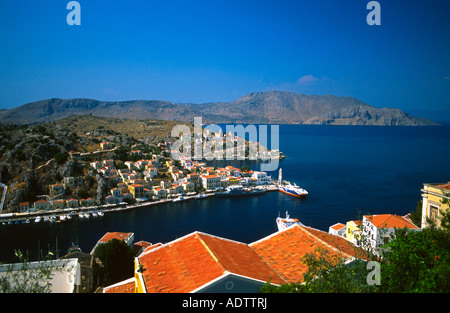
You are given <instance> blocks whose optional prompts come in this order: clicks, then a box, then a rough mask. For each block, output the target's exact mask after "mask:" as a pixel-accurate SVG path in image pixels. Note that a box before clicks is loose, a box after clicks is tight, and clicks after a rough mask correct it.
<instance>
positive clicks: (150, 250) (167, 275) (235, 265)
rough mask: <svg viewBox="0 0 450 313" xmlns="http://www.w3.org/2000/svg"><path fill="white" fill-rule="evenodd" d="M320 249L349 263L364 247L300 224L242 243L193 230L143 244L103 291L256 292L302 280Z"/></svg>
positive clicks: (361, 256) (360, 255) (359, 254)
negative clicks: (125, 271)
mask: <svg viewBox="0 0 450 313" xmlns="http://www.w3.org/2000/svg"><path fill="white" fill-rule="evenodd" d="M319 248H320V249H323V250H324V251H325V252H326V253H327V254H328V255H330V256H335V257H337V256H340V257H342V258H343V259H344V260H346V261H347V262H351V260H353V259H354V258H364V255H365V254H364V251H362V250H361V249H358V248H355V247H354V245H352V244H351V243H350V242H348V241H347V240H345V239H344V238H342V237H337V236H333V235H330V234H328V233H326V232H323V231H320V230H317V229H314V228H310V227H306V226H300V225H298V224H296V225H294V226H292V227H289V228H287V229H284V230H282V231H278V232H276V233H273V234H271V235H269V236H267V237H264V238H262V239H261V240H258V241H256V242H253V243H250V244H246V243H242V242H238V241H234V240H230V239H226V238H221V237H218V236H213V235H210V234H206V233H203V232H198V231H195V232H193V233H190V234H188V235H185V236H183V237H181V238H178V239H176V240H174V241H171V242H168V243H166V244H162V243H157V244H154V245H151V246H149V247H147V248H146V249H145V250H144V251H143V252H142V253H141V254H140V255H139V256H138V257H137V258H136V259H135V276H134V278H130V279H127V280H125V281H123V282H120V283H117V284H115V285H112V286H108V287H106V288H104V290H103V292H104V293H114V292H138V293H141V292H142V293H191V292H195V293H197V292H216V293H225V292H231V293H248V292H251V293H255V292H259V291H260V288H261V287H262V286H263V285H264V284H266V283H267V282H270V283H271V284H273V285H281V284H289V283H297V282H300V283H301V282H302V281H303V275H304V274H305V273H306V272H307V270H308V267H307V266H306V265H305V263H304V262H303V260H304V257H305V256H306V255H307V254H311V253H314V252H316V251H317V249H319Z"/></svg>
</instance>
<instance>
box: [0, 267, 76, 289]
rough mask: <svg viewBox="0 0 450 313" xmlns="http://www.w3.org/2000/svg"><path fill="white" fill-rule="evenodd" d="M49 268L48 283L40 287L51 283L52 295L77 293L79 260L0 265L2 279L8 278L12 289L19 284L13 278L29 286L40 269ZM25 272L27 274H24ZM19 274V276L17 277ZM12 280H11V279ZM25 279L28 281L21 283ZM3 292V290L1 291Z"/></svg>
mask: <svg viewBox="0 0 450 313" xmlns="http://www.w3.org/2000/svg"><path fill="white" fill-rule="evenodd" d="M43 268H49V269H50V271H51V275H50V278H49V280H48V281H41V282H39V286H41V287H45V286H46V284H47V283H49V284H50V285H49V290H48V291H49V292H50V293H76V292H79V287H80V285H81V268H80V263H79V262H78V259H64V260H52V261H42V262H30V263H26V267H25V268H24V264H23V263H15V264H3V265H0V279H3V278H6V280H7V281H8V282H9V284H10V286H11V287H12V288H15V287H17V282H16V281H15V280H14V279H12V278H11V276H12V275H15V276H18V278H19V279H18V283H19V284H22V283H23V284H25V285H29V277H30V276H34V275H36V274H37V273H39V271H40V269H43ZM24 270H25V272H23V271H24ZM16 274H19V275H16ZM10 278H11V279H10ZM22 279H25V280H26V281H21V280H22ZM0 291H1V289H0Z"/></svg>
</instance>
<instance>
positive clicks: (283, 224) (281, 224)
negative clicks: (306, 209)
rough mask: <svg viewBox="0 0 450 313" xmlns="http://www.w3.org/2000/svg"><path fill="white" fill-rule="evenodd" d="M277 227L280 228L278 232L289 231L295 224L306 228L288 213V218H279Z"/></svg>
mask: <svg viewBox="0 0 450 313" xmlns="http://www.w3.org/2000/svg"><path fill="white" fill-rule="evenodd" d="M276 221H277V227H278V231H281V230H284V229H287V228H289V227H291V226H293V225H295V224H298V225H300V226H304V225H303V224H302V223H300V221H299V220H298V219H296V218H291V217H290V216H289V213H288V211H286V217H285V218H282V217H277V220H276Z"/></svg>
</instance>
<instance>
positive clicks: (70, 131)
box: [0, 115, 179, 207]
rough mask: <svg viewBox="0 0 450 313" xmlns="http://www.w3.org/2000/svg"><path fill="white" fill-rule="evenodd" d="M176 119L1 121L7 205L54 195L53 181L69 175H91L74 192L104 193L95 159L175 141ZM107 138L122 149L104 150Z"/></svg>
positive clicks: (0, 177)
mask: <svg viewBox="0 0 450 313" xmlns="http://www.w3.org/2000/svg"><path fill="white" fill-rule="evenodd" d="M175 124H179V123H178V122H173V121H155V120H149V119H145V120H125V119H114V118H104V117H96V116H91V115H79V116H71V117H68V118H65V119H61V120H58V121H53V122H48V123H44V124H38V125H7V124H0V182H2V183H4V184H6V185H8V192H7V195H6V203H5V204H6V206H11V205H12V207H17V205H18V204H19V203H20V202H24V201H35V200H36V199H37V197H38V196H39V195H45V194H48V186H49V185H50V184H54V183H56V182H58V181H61V179H62V178H63V177H65V176H84V177H86V189H84V190H73V195H74V196H76V195H77V192H80V194H78V195H79V196H80V195H81V194H83V193H84V194H88V195H90V196H92V197H95V198H97V197H102V196H104V190H107V188H106V186H107V185H106V182H105V180H104V179H103V178H102V177H101V176H99V175H95V174H94V173H91V169H90V167H89V162H92V161H100V160H103V159H115V160H118V159H121V158H123V157H124V155H127V154H129V152H130V151H131V150H133V149H142V148H141V147H144V148H143V149H144V150H143V151H145V149H147V150H148V149H149V148H148V147H151V146H153V147H155V146H156V145H157V143H158V142H160V141H162V140H165V139H170V140H173V138H171V136H170V131H171V129H172V127H173V126H174V125H175ZM139 139H142V140H139ZM102 141H108V142H111V143H112V144H113V145H114V146H115V147H120V149H117V150H105V151H101V152H98V151H99V150H100V142H102ZM143 142H145V143H146V145H145V146H144V145H142V143H143ZM72 151H77V152H80V153H86V155H85V156H83V158H82V160H76V159H73V158H70V152H72ZM95 151H97V152H96V153H91V152H95ZM90 153H91V154H90Z"/></svg>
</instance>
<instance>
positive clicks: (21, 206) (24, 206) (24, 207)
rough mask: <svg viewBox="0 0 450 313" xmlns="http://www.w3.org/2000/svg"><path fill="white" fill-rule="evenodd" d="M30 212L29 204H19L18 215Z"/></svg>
mask: <svg viewBox="0 0 450 313" xmlns="http://www.w3.org/2000/svg"><path fill="white" fill-rule="evenodd" d="M29 210H30V202H21V203H19V213H25V212H28V211H29Z"/></svg>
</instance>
